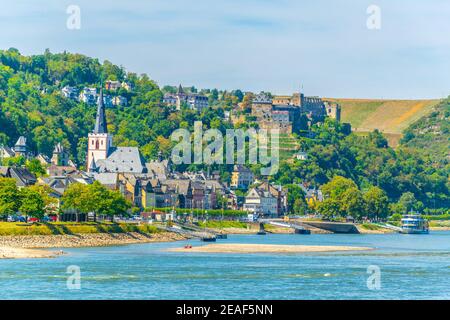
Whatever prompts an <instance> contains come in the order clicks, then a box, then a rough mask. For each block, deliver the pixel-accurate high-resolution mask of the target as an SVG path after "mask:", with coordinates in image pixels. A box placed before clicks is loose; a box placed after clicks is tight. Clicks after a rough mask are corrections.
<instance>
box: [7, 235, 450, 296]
mask: <svg viewBox="0 0 450 320" xmlns="http://www.w3.org/2000/svg"><path fill="white" fill-rule="evenodd" d="M219 241H220V242H219V243H268V244H311V245H350V246H368V247H373V248H375V250H372V251H360V252H340V253H309V254H210V253H183V252H181V253H175V252H167V251H166V249H168V248H171V247H181V246H183V245H184V244H185V243H186V242H176V243H157V244H138V245H128V246H120V247H106V248H76V249H64V250H65V251H66V252H68V253H69V254H68V255H66V256H62V257H59V258H56V259H24V260H0V286H1V291H0V298H2V299H450V232H432V233H431V234H429V235H401V234H390V235H267V236H257V235H229V237H228V240H219ZM189 243H191V244H193V245H203V243H200V242H198V241H197V240H193V241H189ZM71 265H76V266H79V267H80V269H81V289H80V290H69V289H67V277H68V275H69V274H67V273H66V271H67V267H68V266H71ZM369 266H378V267H379V268H380V271H381V279H380V280H381V289H380V290H369V289H368V287H367V279H368V277H369V276H370V274H369V273H367V268H368V267H369Z"/></svg>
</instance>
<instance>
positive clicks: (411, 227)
mask: <svg viewBox="0 0 450 320" xmlns="http://www.w3.org/2000/svg"><path fill="white" fill-rule="evenodd" d="M428 232H429V226H428V220H427V219H425V218H423V217H422V215H420V214H419V213H415V212H411V213H409V214H407V215H404V216H403V218H402V228H401V230H400V233H407V234H427V233H428Z"/></svg>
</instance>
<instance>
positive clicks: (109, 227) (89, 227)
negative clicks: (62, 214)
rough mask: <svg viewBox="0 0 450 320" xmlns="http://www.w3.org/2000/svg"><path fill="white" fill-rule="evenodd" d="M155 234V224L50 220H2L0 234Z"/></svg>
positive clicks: (156, 231) (156, 230) (157, 231)
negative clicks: (37, 221)
mask: <svg viewBox="0 0 450 320" xmlns="http://www.w3.org/2000/svg"><path fill="white" fill-rule="evenodd" d="M127 232H137V233H145V234H155V233H159V232H161V230H159V229H158V228H157V227H156V226H154V225H137V224H128V223H111V222H49V223H21V222H17V223H16V222H0V236H19V235H42V236H44V235H73V234H86V233H127Z"/></svg>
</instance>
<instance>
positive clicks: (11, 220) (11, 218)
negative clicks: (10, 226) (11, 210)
mask: <svg viewBox="0 0 450 320" xmlns="http://www.w3.org/2000/svg"><path fill="white" fill-rule="evenodd" d="M7 221H8V222H17V221H19V217H18V216H8V219H7Z"/></svg>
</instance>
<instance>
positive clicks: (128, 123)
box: [0, 49, 450, 213]
mask: <svg viewBox="0 0 450 320" xmlns="http://www.w3.org/2000/svg"><path fill="white" fill-rule="evenodd" d="M102 80H120V81H122V80H126V81H128V82H130V83H131V84H132V86H133V87H134V88H133V90H132V91H126V90H124V89H119V90H120V92H119V93H120V95H123V96H125V97H126V98H127V100H128V101H129V102H128V104H127V105H126V106H120V107H114V108H110V109H108V110H107V118H108V130H109V131H110V132H111V133H112V134H113V135H114V140H115V141H114V142H115V144H116V145H118V146H120V145H129V146H138V147H139V148H140V150H141V152H142V154H143V156H144V157H146V158H147V159H151V158H155V157H156V155H157V154H158V152H159V151H162V152H163V154H164V155H165V156H168V155H169V153H170V151H171V147H172V145H173V144H172V143H171V142H170V140H169V139H168V138H169V136H170V134H171V133H172V132H173V130H175V129H177V128H180V127H182V128H188V129H192V126H193V123H194V121H196V120H201V121H202V122H203V124H204V127H205V128H218V129H220V130H222V132H223V131H224V129H226V128H231V127H232V124H230V123H228V122H225V121H223V120H222V119H223V116H224V110H225V109H228V108H230V107H231V106H234V105H236V104H237V103H239V102H242V103H243V104H245V105H246V106H247V107H245V106H244V107H245V108H244V109H245V110H247V111H248V105H249V103H250V102H251V98H250V97H251V95H245V96H243V94H242V92H241V91H240V90H235V91H232V92H226V91H219V90H217V89H213V90H203V92H204V93H205V94H206V95H208V97H209V100H210V104H211V105H213V108H209V109H208V110H205V111H204V112H203V113H202V114H197V113H196V112H195V111H192V110H189V109H187V108H183V109H182V110H181V111H176V110H173V109H172V108H170V107H167V106H164V105H163V104H162V103H161V101H162V97H163V92H162V91H161V90H160V88H159V87H158V85H157V84H156V83H155V82H154V81H153V80H151V79H150V78H149V77H148V76H147V75H145V74H144V75H137V74H135V73H130V72H127V71H126V70H124V69H123V68H122V67H119V66H116V65H113V64H112V63H110V62H108V61H105V62H103V63H100V62H99V61H98V60H97V59H93V58H89V57H86V56H83V55H80V54H71V53H59V54H52V53H50V52H48V51H46V52H45V53H44V54H42V55H35V56H23V55H21V54H20V53H19V52H18V51H17V50H16V49H9V50H6V51H0V145H2V144H4V145H9V146H11V145H14V143H15V141H16V140H17V138H18V137H19V136H21V135H23V136H25V137H26V138H27V139H28V145H29V146H30V148H31V151H32V152H34V153H36V154H37V153H44V154H46V155H50V154H51V153H52V150H53V148H54V146H55V144H56V143H57V142H62V143H63V144H64V146H65V147H66V148H68V149H69V150H70V154H71V158H72V159H73V160H75V161H76V162H78V164H80V165H83V164H84V163H85V157H86V149H87V146H86V142H87V138H86V137H87V134H88V133H89V131H91V130H92V129H93V127H94V119H95V111H96V107H95V106H93V105H91V106H89V105H87V104H85V103H83V102H78V101H73V100H70V99H66V98H64V97H63V96H62V95H61V88H62V87H64V86H65V85H70V86H75V87H77V88H79V89H82V88H83V87H84V86H90V87H97V88H99V86H100V83H101V82H102ZM171 90H174V88H173V87H165V89H164V90H163V91H164V92H170V91H171ZM190 90H191V91H193V92H195V91H196V89H195V88H191V89H190ZM106 93H109V92H106ZM448 118H449V104H448V100H447V101H446V102H445V103H443V104H441V105H439V107H438V108H436V111H435V112H433V113H431V114H430V115H429V116H427V117H424V118H422V119H421V120H419V121H418V122H416V123H415V124H414V125H412V126H411V127H410V128H409V129H407V131H406V134H405V138H404V140H403V144H402V145H401V146H400V147H399V148H397V149H392V148H390V147H388V145H387V141H386V139H385V137H383V135H382V134H380V133H379V132H371V133H369V134H368V135H367V136H358V135H356V134H348V132H347V131H346V130H345V128H344V126H343V125H342V124H339V123H337V122H336V121H334V120H332V119H327V120H326V121H325V123H324V124H315V125H313V127H312V130H311V131H312V132H311V133H312V135H308V137H305V136H301V135H299V136H297V135H294V136H292V137H289V139H288V140H287V139H282V140H281V144H280V150H281V151H280V153H281V158H282V160H288V161H282V163H281V168H280V170H279V171H278V173H277V174H276V175H275V176H273V177H271V179H273V180H274V181H275V182H278V183H280V184H281V185H291V184H293V183H308V184H310V185H314V186H318V187H320V186H322V185H324V184H326V183H328V182H330V181H331V180H332V179H333V177H336V176H343V177H345V178H349V179H351V180H353V181H354V182H355V184H356V185H357V187H358V188H359V190H360V191H361V192H365V190H370V189H371V188H372V187H373V186H377V187H379V188H381V189H382V190H383V191H384V192H385V193H386V194H387V196H388V197H389V200H390V202H391V204H392V205H396V204H397V202H399V201H400V202H405V203H407V202H408V203H414V204H415V208H417V209H418V210H422V209H426V210H427V212H429V213H433V212H443V211H445V210H448V208H449V206H450V192H449V189H450V182H449V181H450V180H449V165H448V162H449V160H448V150H449V131H448V129H449V124H448ZM257 125H258V124H257V123H249V122H246V123H243V124H239V125H237V126H244V127H245V126H257ZM297 149H301V150H303V151H306V152H308V154H309V157H308V160H306V161H297V160H295V161H293V160H292V159H287V158H290V157H292V152H293V150H297ZM199 167H201V166H197V169H198V168H199ZM231 167H232V165H231V166H230V165H228V166H224V165H223V166H219V165H215V166H214V168H213V169H219V170H220V171H221V174H222V178H224V180H225V181H227V180H229V175H230V174H229V171H230V170H231ZM260 167H261V165H253V166H252V170H253V171H254V172H255V173H256V174H258V172H259V170H258V169H259V168H260ZM183 168H186V166H184V167H181V168H179V169H183ZM191 169H195V168H193V167H192V168H191ZM203 169H205V166H203ZM258 178H260V179H261V177H258ZM353 189H354V188H353ZM353 191H355V190H353ZM358 192H359V191H358ZM356 195H358V193H356ZM402 199H403V200H402ZM404 207H408V206H406V205H405V206H404ZM435 209H436V210H435ZM399 211H401V210H399Z"/></svg>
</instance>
